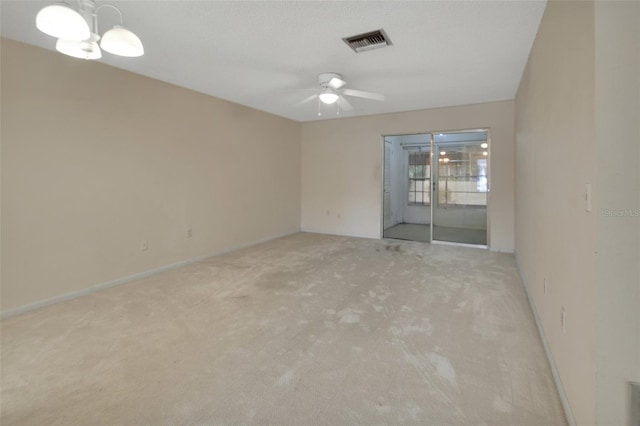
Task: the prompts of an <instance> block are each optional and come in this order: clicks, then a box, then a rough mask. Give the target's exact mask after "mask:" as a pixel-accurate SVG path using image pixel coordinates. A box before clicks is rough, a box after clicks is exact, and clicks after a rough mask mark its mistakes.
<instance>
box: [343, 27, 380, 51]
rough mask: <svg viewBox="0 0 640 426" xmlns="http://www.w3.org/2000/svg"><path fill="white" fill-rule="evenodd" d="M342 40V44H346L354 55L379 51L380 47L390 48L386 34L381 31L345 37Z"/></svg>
mask: <svg viewBox="0 0 640 426" xmlns="http://www.w3.org/2000/svg"><path fill="white" fill-rule="evenodd" d="M342 40H344V42H345V43H347V45H348V46H349V47H350V48H352V49H353V51H354V52H356V53H360V52H365V51H367V50H373V49H379V48H381V47H386V46H391V44H392V43H391V40H389V37H387V34H386V33H385V32H384V30H382V29H380V30H377V31H371V32H369V33H364V34H358V35H354V36H351V37H345V38H343V39H342Z"/></svg>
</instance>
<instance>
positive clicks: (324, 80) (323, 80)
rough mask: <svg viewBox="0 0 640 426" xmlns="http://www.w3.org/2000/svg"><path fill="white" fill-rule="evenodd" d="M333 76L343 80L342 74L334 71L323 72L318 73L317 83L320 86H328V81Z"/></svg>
mask: <svg viewBox="0 0 640 426" xmlns="http://www.w3.org/2000/svg"><path fill="white" fill-rule="evenodd" d="M334 78H337V79H338V80H343V81H344V79H343V78H342V75H340V74H338V73H336V72H323V73H320V74H318V83H320V86H322V87H325V88H326V87H328V86H329V82H330V81H331V80H332V79H334Z"/></svg>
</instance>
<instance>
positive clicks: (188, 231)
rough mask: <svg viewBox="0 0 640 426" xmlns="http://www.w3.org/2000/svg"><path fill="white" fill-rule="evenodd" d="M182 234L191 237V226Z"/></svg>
mask: <svg viewBox="0 0 640 426" xmlns="http://www.w3.org/2000/svg"><path fill="white" fill-rule="evenodd" d="M184 234H185V237H187V238H191V237H192V236H193V232H192V231H191V228H187V229H186V230H185V232H184Z"/></svg>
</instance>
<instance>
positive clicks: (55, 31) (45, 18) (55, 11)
mask: <svg viewBox="0 0 640 426" xmlns="http://www.w3.org/2000/svg"><path fill="white" fill-rule="evenodd" d="M36 27H37V28H38V29H39V30H40V31H42V32H43V33H45V34H48V35H50V36H52V37H57V38H60V39H64V40H86V39H88V38H89V37H91V30H90V29H89V24H87V21H86V20H85V19H84V18H83V17H82V15H80V13H78V12H76V11H75V10H73V9H72V8H70V7H69V6H66V5H64V4H52V5H50V6H46V7H44V8H42V9H41V10H40V12H38V14H37V15H36Z"/></svg>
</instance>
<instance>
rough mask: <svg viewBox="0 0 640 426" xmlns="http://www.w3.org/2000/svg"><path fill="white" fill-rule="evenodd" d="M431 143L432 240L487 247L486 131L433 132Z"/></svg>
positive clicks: (487, 174)
mask: <svg viewBox="0 0 640 426" xmlns="http://www.w3.org/2000/svg"><path fill="white" fill-rule="evenodd" d="M432 143H433V151H432V152H433V157H432V162H433V167H432V179H433V184H432V185H431V191H432V197H431V198H432V200H433V202H432V204H431V215H432V220H431V224H432V234H431V235H432V239H433V240H436V241H447V242H454V243H464V244H474V245H487V201H488V199H487V198H488V192H489V181H488V178H489V173H488V170H489V142H488V139H487V132H486V131H475V132H457V133H436V134H433V142H432Z"/></svg>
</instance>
